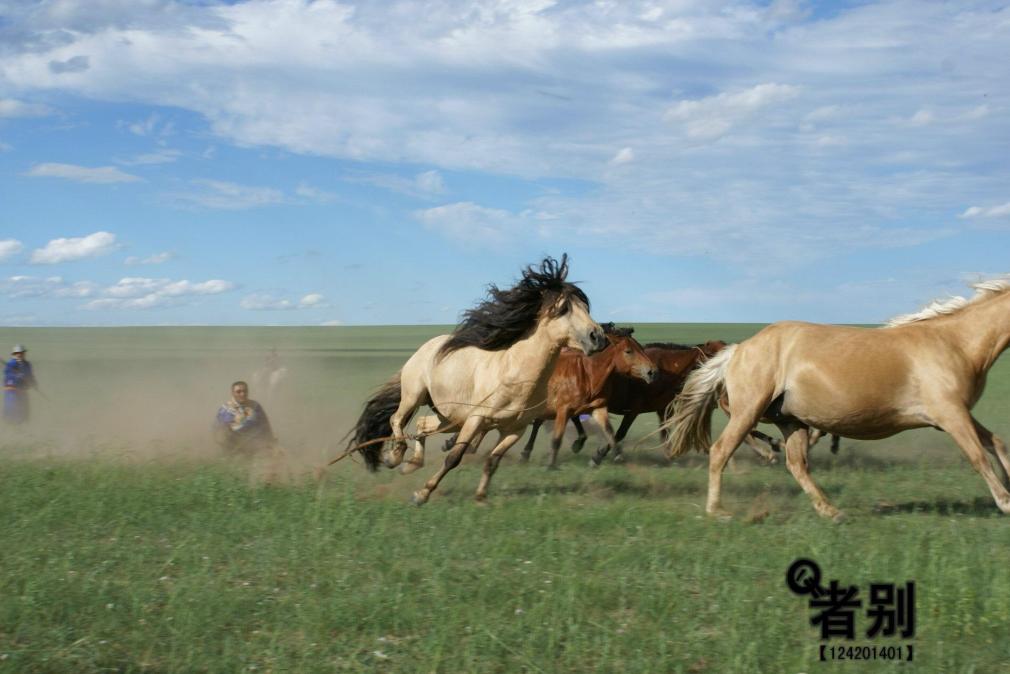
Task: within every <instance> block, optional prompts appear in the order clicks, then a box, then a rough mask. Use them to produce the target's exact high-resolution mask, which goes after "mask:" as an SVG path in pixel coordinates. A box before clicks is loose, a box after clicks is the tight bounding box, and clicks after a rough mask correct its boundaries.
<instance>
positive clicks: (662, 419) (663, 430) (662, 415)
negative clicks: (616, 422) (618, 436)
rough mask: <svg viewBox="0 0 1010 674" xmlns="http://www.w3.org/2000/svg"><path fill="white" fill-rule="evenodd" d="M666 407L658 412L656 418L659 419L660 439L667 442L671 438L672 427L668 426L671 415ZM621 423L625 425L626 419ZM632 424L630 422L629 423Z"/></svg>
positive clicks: (664, 442)
mask: <svg viewBox="0 0 1010 674" xmlns="http://www.w3.org/2000/svg"><path fill="white" fill-rule="evenodd" d="M666 409H667V408H666V407H664V408H663V409H661V410H659V411H658V412H656V418H658V419H659V439H660V440H661V441H662V442H663V444H664V445H665V444H666V441H667V440H669V439H670V429H669V428H667V425H666V422H667V421H669V419H670V415H668V414H667V413H666ZM621 425H622V426H623V425H624V421H623V420H622V421H621ZM629 426H630V424H629Z"/></svg>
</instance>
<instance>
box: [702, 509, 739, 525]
mask: <svg viewBox="0 0 1010 674" xmlns="http://www.w3.org/2000/svg"><path fill="white" fill-rule="evenodd" d="M705 514H706V515H708V516H709V517H711V518H712V519H713V520H716V521H718V522H729V521H730V520H732V519H733V513H731V512H730V511H728V510H723V509H722V508H717V509H716V510H709V511H708V512H706V513H705Z"/></svg>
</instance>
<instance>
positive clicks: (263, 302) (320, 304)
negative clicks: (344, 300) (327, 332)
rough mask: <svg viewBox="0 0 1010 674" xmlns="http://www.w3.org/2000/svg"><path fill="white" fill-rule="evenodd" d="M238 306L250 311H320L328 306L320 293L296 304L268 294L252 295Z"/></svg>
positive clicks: (312, 294)
mask: <svg viewBox="0 0 1010 674" xmlns="http://www.w3.org/2000/svg"><path fill="white" fill-rule="evenodd" d="M239 306H240V307H242V308H243V309H248V310H250V311H291V310H294V309H321V308H324V307H326V306H328V305H327V304H326V298H325V297H324V296H323V295H321V294H320V293H309V294H308V295H305V296H303V297H302V298H301V299H300V300H298V301H297V302H296V301H293V300H290V299H287V298H283V297H276V296H275V295H272V294H270V293H252V294H251V295H247V296H245V297H243V298H242V301H240V302H239Z"/></svg>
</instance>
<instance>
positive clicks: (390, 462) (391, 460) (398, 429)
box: [383, 387, 424, 468]
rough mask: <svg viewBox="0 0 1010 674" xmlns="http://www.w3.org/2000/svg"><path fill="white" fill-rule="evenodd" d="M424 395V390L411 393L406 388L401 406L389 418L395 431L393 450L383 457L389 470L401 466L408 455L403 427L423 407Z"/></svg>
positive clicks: (402, 393) (403, 391)
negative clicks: (404, 456) (404, 457)
mask: <svg viewBox="0 0 1010 674" xmlns="http://www.w3.org/2000/svg"><path fill="white" fill-rule="evenodd" d="M423 393H424V392H423V390H422V391H411V390H409V389H407V388H406V387H403V388H402V389H401V392H400V395H401V398H400V406H399V407H397V408H396V411H395V412H393V415H392V416H391V417H389V426H390V428H392V429H393V448H392V449H391V450H390V451H389V453H387V454H386V456H384V457H383V461H384V462H385V464H386V466H387V467H389V468H396V467H397V466H399V465H400V463H401V462H402V461H403V455H404V454H406V453H407V438H406V437H405V436H404V434H403V427H404V425H405V424H407V423H409V422H410V418H411V417H412V416H414V412H416V411H417V408H418V407H420V406H421V397H422V394H423Z"/></svg>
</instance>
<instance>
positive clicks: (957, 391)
mask: <svg viewBox="0 0 1010 674" xmlns="http://www.w3.org/2000/svg"><path fill="white" fill-rule="evenodd" d="M974 288H975V290H976V293H975V295H974V296H973V297H971V298H970V299H965V298H962V297H955V298H952V299H950V300H947V301H945V302H934V303H933V304H931V305H930V306H928V307H926V308H925V309H923V310H922V311H920V312H918V313H915V314H909V315H906V316H900V317H898V318H895V319H893V320H892V321H890V322H889V323H888V325H887V326H885V327H882V328H854V327H846V326H834V325H818V324H812V323H800V322H794V321H787V322H783V323H775V324H772V325H770V326H768V327H766V328H764V329H763V330H761V331H760V332H759V333H757V334H756V335H754V336H753V337H751V338H750V339H748V340H745V341H744V342H741V343H740V344H736V345H733V346H730V347H727V348H726V349H723V351H722V352H720V353H719V354H718V355H716V356H715V357H714V358H712V359H710V360H709V361H708V362H707V363H705V364H704V365H703V366H702V367H700V368H698V369H697V370H696V371H695V372H694V374H692V375H691V376H690V377H689V378H688V380H687V382H686V383H685V385H684V390H683V393H681V395H680V397H679V398H678V399H677V402H676V404H675V412H674V416H673V418H672V420H671V423H672V425H673V427H674V430H673V436H672V443H671V449H670V454H671V456H677V455H680V454H683V453H684V452H686V451H688V450H690V449H691V448H695V449H699V450H700V449H707V448H709V446H710V445H711V449H710V450H709V451H710V456H709V474H708V476H709V483H708V500H707V503H706V506H705V509H706V511H707V512H708V513H709V514H710V515H726V514H727V513H725V511H724V510H723V509H722V504H721V498H720V495H721V486H722V472H723V469H724V468H725V466H726V462H727V461H728V460H729V458H730V456H732V454H733V452H734V451H736V449H737V447H738V446H739V445H740V442H741V441H742V440H743V437H744V436H745V435H746V434H747V433H748V432H750V430H751V429H752V428H753V427H754V425H755V424H757V423H758V421H760V420H761V419H762V418H763V419H766V420H768V421H770V422H771V423H774V424H775V425H777V426H778V427H779V429H781V431H782V434H783V436H784V437H785V439H786V465H787V466H788V467H789V470H790V472H791V473H792V474H793V477H795V478H796V481H797V482H799V484H800V486H801V487H802V488H803V491H805V492H806V493H807V495H808V496H809V497H810V499H811V501H812V502H813V505H814V509H815V510H816V511H817V512H818V513H819V514H820V515H822V516H824V517H831V518H834V519H839V518H841V516H842V513H841V512H840V511H839V510H838V509H837V508H835V506H833V505H832V504H831V503H830V502H829V501H828V498H827V496H825V494H824V492H822V491H821V490H820V488H819V487H818V486H817V485H816V484H815V483H814V481H813V480H812V479H811V478H810V473H809V471H808V469H807V447H808V433H809V429H810V428H811V427H816V428H819V429H822V430H824V431H827V432H829V433H837V434H838V435H842V436H845V437H847V438H856V439H864V440H875V439H879V438H886V437H888V436H891V435H894V434H895V433H899V432H901V431H904V430H908V429H910V428H923V427H928V426H932V427H934V428H938V429H942V430H943V431H946V432H947V433H949V434H950V435H951V437H953V439H954V441H955V442H956V443H957V444H958V446H959V447H960V448H961V450H962V451H963V452H964V453H965V455H966V456H967V457H968V460H969V461H970V462H971V465H972V467H973V468H974V469H975V470H976V471H977V472H978V473H979V474H980V475H981V476H982V478H983V479H984V480H985V482H986V485H987V486H988V487H989V491H990V493H991V494H992V497H993V499H994V500H995V502H996V505H997V507H998V508H999V509H1000V510H1001V511H1002V512H1004V513H1010V491H1008V490H1007V486H1006V485H1007V482H1008V481H1010V478H1008V473H1010V455H1008V453H1007V450H1006V446H1005V445H1004V444H1003V441H1002V440H1000V439H999V438H998V437H996V436H995V435H994V434H993V433H992V432H991V431H989V430H988V429H987V428H986V427H985V426H983V425H982V424H981V423H979V422H978V420H976V419H975V418H974V417H973V416H972V415H971V409H972V407H974V406H975V403H977V402H978V400H979V398H980V397H981V396H982V391H983V390H984V388H985V382H986V375H987V373H988V371H989V369H990V368H991V367H992V365H993V363H995V362H996V359H997V358H998V357H999V356H1000V354H1002V353H1003V351H1004V350H1005V349H1006V348H1007V345H1008V344H1010V280H995V281H986V282H983V283H977V284H975V285H974ZM724 394H725V397H726V398H727V402H728V406H729V410H730V420H729V423H728V424H727V426H726V428H725V429H724V430H723V432H722V434H721V435H720V436H719V439H718V440H716V442H715V444H711V442H710V438H711V435H710V433H711V417H712V410H713V409H714V408H715V406H716V404H717V402H718V400H719V399H720V398H722V397H724ZM987 452H988V454H989V455H990V456H991V457H994V458H995V459H996V460H997V461H998V463H997V468H998V469H999V473H1000V475H999V476H997V474H996V472H995V471H994V470H993V466H992V465H991V464H990V462H989V460H988V458H987V456H986V453H987Z"/></svg>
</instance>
